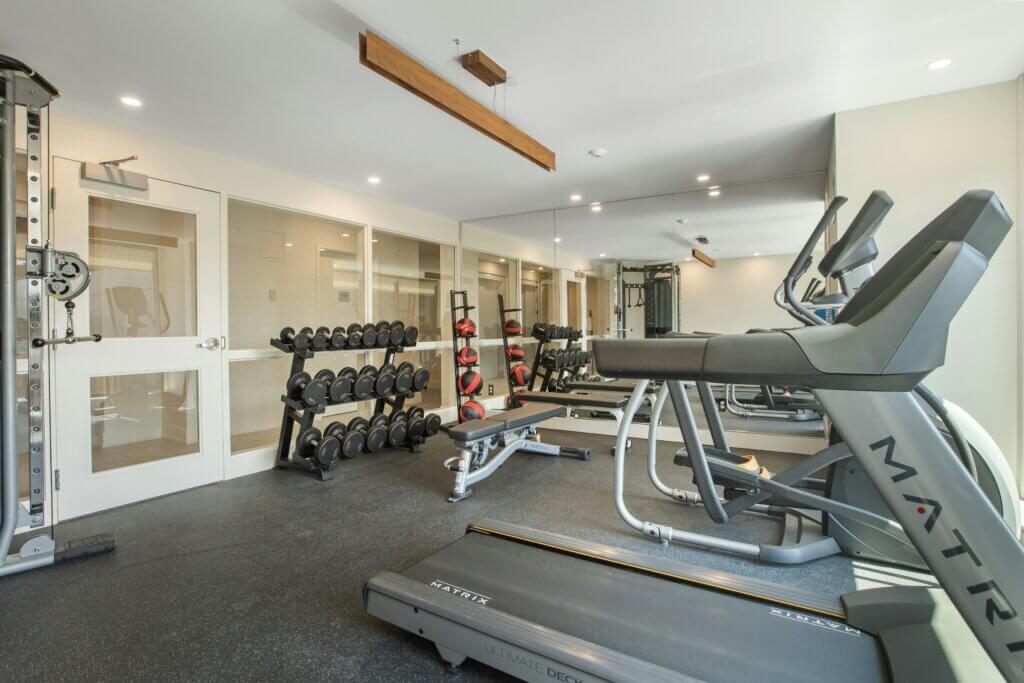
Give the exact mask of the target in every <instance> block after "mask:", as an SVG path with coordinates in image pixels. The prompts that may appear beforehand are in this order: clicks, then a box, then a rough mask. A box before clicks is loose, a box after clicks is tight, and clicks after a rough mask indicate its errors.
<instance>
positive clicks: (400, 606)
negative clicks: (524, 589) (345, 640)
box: [363, 572, 699, 683]
mask: <svg viewBox="0 0 1024 683" xmlns="http://www.w3.org/2000/svg"><path fill="white" fill-rule="evenodd" d="M363 601H364V603H365V607H366V611H367V613H368V614H372V615H373V616H375V617H377V618H379V619H383V620H384V621H387V622H389V623H391V624H394V625H396V626H399V627H401V628H403V629H405V630H406V631H409V632H410V633H417V634H419V635H421V636H423V637H424V638H426V639H428V640H430V641H432V642H433V643H434V645H435V646H436V647H437V649H438V652H439V653H440V654H441V656H442V658H443V659H444V660H445V661H446V662H447V663H448V664H449V665H451V666H458V665H459V664H461V663H462V661H463V660H464V659H465V658H466V657H469V658H470V659H474V660H476V661H478V662H482V663H483V664H487V665H488V666H490V667H493V668H495V669H498V670H500V671H504V672H505V673H507V674H509V675H512V676H515V677H516V678H520V679H522V680H524V681H537V682H545V683H550V681H552V680H557V681H567V682H570V683H575V682H579V683H583V681H588V682H589V681H622V682H623V683H634V682H636V681H650V682H651V683H662V682H665V683H668V682H670V681H671V682H675V683H698V681H699V679H696V678H693V677H691V676H687V675H685V674H681V673H679V672H676V671H671V670H669V669H666V668H664V667H660V666H657V665H655V664H651V663H649V662H645V661H643V660H639V659H636V658H634V657H630V656H629V655H626V654H623V653H621V652H618V651H616V650H612V649H609V648H606V647H602V646H600V645H595V644H594V643H590V642H587V641H585V640H582V639H580V638H576V637H574V636H571V635H568V634H566V633H562V632H560V631H556V630H553V629H550V628H545V627H543V626H540V625H539V624H535V623H531V622H529V621H527V620H525V619H520V618H518V617H515V616H512V615H510V614H507V613H505V612H501V611H499V610H494V609H487V608H483V607H480V606H479V605H474V604H472V603H468V602H465V601H463V600H459V599H453V598H452V597H451V596H449V595H446V594H444V593H440V592H438V591H437V590H436V589H434V588H431V587H430V586H428V585H426V584H423V583H422V582H420V581H416V580H414V579H410V578H407V577H404V576H401V575H400V574H394V573H392V572H382V573H380V574H378V575H376V576H374V577H373V578H371V579H370V580H369V581H368V582H367V584H366V587H365V589H364V590H363Z"/></svg>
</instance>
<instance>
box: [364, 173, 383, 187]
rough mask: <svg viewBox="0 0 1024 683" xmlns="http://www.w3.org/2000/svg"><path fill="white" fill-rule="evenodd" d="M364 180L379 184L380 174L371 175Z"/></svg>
mask: <svg viewBox="0 0 1024 683" xmlns="http://www.w3.org/2000/svg"><path fill="white" fill-rule="evenodd" d="M366 182H368V183H370V184H371V185H380V176H379V175H372V176H370V177H368V178H367V179H366Z"/></svg>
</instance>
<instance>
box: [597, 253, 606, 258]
mask: <svg viewBox="0 0 1024 683" xmlns="http://www.w3.org/2000/svg"><path fill="white" fill-rule="evenodd" d="M606 256H608V254H605V253H604V252H601V253H600V254H598V255H597V257H598V258H605V257H606Z"/></svg>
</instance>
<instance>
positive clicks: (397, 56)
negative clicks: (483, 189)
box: [359, 31, 555, 171]
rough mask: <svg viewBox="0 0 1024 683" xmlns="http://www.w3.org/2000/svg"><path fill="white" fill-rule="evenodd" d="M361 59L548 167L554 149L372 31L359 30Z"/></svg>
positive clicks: (550, 166) (551, 161)
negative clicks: (362, 31) (361, 31)
mask: <svg viewBox="0 0 1024 683" xmlns="http://www.w3.org/2000/svg"><path fill="white" fill-rule="evenodd" d="M359 61H360V63H361V64H363V65H364V66H366V67H368V68H370V69H372V70H373V71H376V72H377V73H378V74H380V75H381V76H384V77H385V78H387V79H388V80H390V81H392V82H393V83H397V84H398V85H400V86H402V87H403V88H405V89H406V90H408V91H409V92H411V93H413V94H414V95H416V96H418V97H421V98H423V99H424V100H426V101H427V102H430V103H431V104H433V105H434V106H435V107H437V108H439V109H441V110H443V111H445V112H447V113H448V114H450V115H452V116H454V117H455V118H457V119H458V120H460V121H462V122H463V123H465V124H466V125H468V126H470V127H471V128H475V129H476V130H478V131H479V132H481V133H483V134H484V135H486V136H487V137H489V138H491V139H492V140H494V141H496V142H500V143H501V144H503V145H505V146H506V147H508V148H509V149H511V150H512V151H513V152H516V153H517V154H521V155H522V156H524V157H526V158H527V159H529V160H530V161H532V162H533V163H535V164H537V165H538V166H540V167H541V168H543V169H545V170H547V171H554V170H555V153H554V152H552V151H551V150H550V149H548V148H547V147H545V146H544V145H542V144H541V143H539V142H537V141H536V140H534V139H533V138H532V137H530V136H529V135H527V134H526V133H524V132H523V131H522V130H520V129H519V128H516V127H515V126H513V125H512V124H511V123H509V122H508V121H506V120H505V119H503V118H501V117H500V116H498V115H497V114H495V113H494V112H492V111H491V110H490V109H488V108H487V107H485V106H484V105H482V104H481V103H480V102H477V101H476V100H475V99H473V98H472V97H470V96H469V95H467V94H466V93H464V92H462V91H461V90H459V89H458V88H456V87H455V86H454V85H452V84H451V83H449V82H448V81H446V80H444V79H443V78H441V77H440V76H438V75H437V74H436V73H434V72H433V71H431V70H430V69H428V68H427V67H425V66H423V65H422V64H420V63H419V62H417V61H416V60H415V59H413V58H412V57H410V56H409V55H407V54H405V53H404V52H402V51H401V50H399V49H398V48H396V47H395V46H393V45H391V44H390V43H388V42H387V41H386V40H384V39H383V38H381V37H380V36H379V35H377V34H376V33H373V32H372V31H367V32H366V33H361V34H359Z"/></svg>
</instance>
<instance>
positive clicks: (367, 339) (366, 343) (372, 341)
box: [363, 323, 377, 349]
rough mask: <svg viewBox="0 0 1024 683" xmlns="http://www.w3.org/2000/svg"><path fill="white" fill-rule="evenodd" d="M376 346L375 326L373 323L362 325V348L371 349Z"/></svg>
mask: <svg viewBox="0 0 1024 683" xmlns="http://www.w3.org/2000/svg"><path fill="white" fill-rule="evenodd" d="M375 346H377V326H376V325H374V324H373V323H366V324H365V325H363V348H364V349H372V348H374V347H375Z"/></svg>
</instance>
